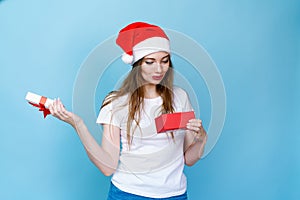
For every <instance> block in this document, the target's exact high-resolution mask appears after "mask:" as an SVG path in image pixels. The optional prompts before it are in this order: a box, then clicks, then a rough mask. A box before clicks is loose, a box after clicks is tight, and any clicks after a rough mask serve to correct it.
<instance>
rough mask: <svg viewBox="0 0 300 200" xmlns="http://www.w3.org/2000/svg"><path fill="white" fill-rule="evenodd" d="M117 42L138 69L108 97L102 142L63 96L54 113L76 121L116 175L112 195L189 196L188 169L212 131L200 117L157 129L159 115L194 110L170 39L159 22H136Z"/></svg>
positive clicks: (98, 158) (89, 147) (96, 157)
mask: <svg viewBox="0 0 300 200" xmlns="http://www.w3.org/2000/svg"><path fill="white" fill-rule="evenodd" d="M116 43H117V44H118V45H119V46H120V47H121V48H122V49H123V51H124V54H123V56H122V59H123V61H124V62H126V63H128V64H131V65H132V70H131V72H130V73H129V75H128V76H127V78H126V79H125V80H124V82H123V85H122V86H121V87H120V88H119V90H117V91H114V92H111V93H110V94H109V95H108V96H107V97H106V98H105V100H104V101H103V104H102V107H101V110H100V113H99V116H98V118H97V123H99V124H102V126H103V137H102V146H99V145H98V144H97V142H96V141H95V140H94V138H93V136H92V135H91V134H90V133H89V131H88V129H87V127H86V126H85V124H84V122H83V120H82V119H81V118H80V117H79V116H77V115H75V114H74V113H72V112H69V111H67V110H66V109H65V108H64V106H63V104H62V103H61V101H60V100H59V99H57V100H55V101H54V103H53V105H51V106H50V108H49V109H50V112H51V114H52V115H53V116H55V117H57V118H58V119H60V120H63V121H65V122H67V123H69V124H71V125H72V126H73V127H74V128H75V130H76V132H77V133H78V135H79V137H80V139H81V141H82V143H83V145H84V147H85V149H86V151H87V154H88V156H89V158H90V159H91V161H92V162H93V163H94V164H95V165H96V166H97V167H98V168H99V169H100V171H101V172H102V173H103V174H104V175H106V176H110V175H113V176H112V179H111V187H110V191H109V194H108V199H109V200H114V199H122V200H123V199H137V200H138V199H145V200H146V199H157V198H159V199H187V192H186V177H185V175H184V174H183V168H184V165H185V164H186V165H188V166H192V165H194V164H195V163H196V162H197V161H198V160H199V159H200V158H201V155H202V154H203V150H204V145H205V143H206V138H207V135H206V132H205V130H204V128H203V127H202V122H201V120H200V119H191V120H190V121H189V122H188V124H187V126H186V130H175V131H173V132H168V133H159V134H158V133H157V132H156V129H155V122H154V119H155V118H156V117H157V116H159V115H161V114H163V113H173V112H185V111H191V110H193V109H192V107H191V105H190V102H189V98H188V95H187V94H186V92H185V91H184V90H182V89H180V88H178V87H173V70H172V69H173V66H172V62H171V57H170V44H169V38H168V37H167V35H166V34H165V32H164V31H163V30H162V29H161V28H160V27H158V26H155V25H151V24H147V23H143V22H135V23H132V24H129V25H128V26H126V27H125V28H123V29H122V30H121V31H120V32H119V35H118V38H117V40H116Z"/></svg>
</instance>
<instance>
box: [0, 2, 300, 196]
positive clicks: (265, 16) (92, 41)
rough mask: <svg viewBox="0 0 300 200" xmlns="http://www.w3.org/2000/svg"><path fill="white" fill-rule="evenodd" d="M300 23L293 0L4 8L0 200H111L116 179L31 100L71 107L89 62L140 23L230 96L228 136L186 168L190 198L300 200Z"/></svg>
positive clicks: (0, 18)
mask: <svg viewBox="0 0 300 200" xmlns="http://www.w3.org/2000/svg"><path fill="white" fill-rule="evenodd" d="M299 19H300V3H299V1H296V0H287V1H275V0H273V1H271V0H269V1H268V0H265V1H237V0H227V1H225V0H223V1H222V0H211V1H196V0H194V1H179V0H178V1H157V0H153V1H138V0H130V1H116V0H110V1H96V0H88V1H71V0H64V1H56V0H52V1H50V0H48V1H38V0H27V1H14V0H4V1H0V87H1V90H0V91H1V104H0V109H1V115H0V120H1V127H2V128H1V132H0V133H1V139H0V158H1V164H0V199H3V200H16V199H28V200H29V199H30V200H37V199H39V200H40V199H43V200H48V199H49V200H53V199H55V200H68V199H72V200H82V199H105V197H106V194H107V191H108V186H109V181H110V178H109V177H105V176H104V175H102V174H101V172H100V171H99V170H98V169H97V168H96V167H95V166H94V165H93V164H92V163H91V162H90V161H89V159H88V157H87V155H86V154H85V151H84V148H83V147H82V145H81V143H80V140H79V139H78V137H77V135H76V133H75V132H74V130H73V129H72V128H71V126H69V125H67V124H64V123H62V122H61V121H58V120H56V119H54V118H53V117H51V116H49V117H47V118H46V119H43V118H42V115H41V113H40V112H37V111H36V110H35V109H34V108H32V107H30V106H29V105H28V104H27V103H26V101H25V99H24V97H25V94H26V92H27V91H33V92H36V93H38V94H41V95H46V96H49V97H52V98H54V97H58V96H59V97H60V98H61V99H62V100H63V102H64V104H65V106H66V107H68V108H71V107H72V93H73V84H74V81H75V79H76V76H77V73H78V70H79V68H80V66H81V64H82V63H83V61H84V59H85V58H86V57H87V56H88V54H89V53H90V52H91V51H92V49H93V48H95V46H96V45H98V44H99V43H101V42H103V41H104V40H106V39H107V38H109V37H110V36H112V35H115V34H116V33H117V32H118V31H119V30H120V28H122V27H124V26H125V25H126V24H128V23H131V22H133V21H140V20H141V21H147V22H150V23H154V24H158V25H160V26H162V27H164V28H168V29H173V30H176V31H179V32H182V33H184V34H186V35H188V36H190V37H191V38H193V39H194V40H195V41H197V42H198V43H199V44H201V45H202V46H203V47H204V48H205V49H206V50H207V52H208V53H209V54H210V56H211V57H212V59H213V60H214V62H215V63H216V65H217V66H218V69H219V71H220V73H221V75H222V78H223V81H224V85H225V88H226V95H227V113H226V122H225V126H224V129H223V131H222V134H221V137H220V139H219V141H218V143H217V144H216V146H215V148H214V149H213V151H212V152H211V153H210V154H209V155H208V156H207V157H205V158H204V159H202V160H201V161H199V162H198V163H197V164H196V165H195V166H193V167H190V168H186V175H187V177H188V181H189V182H188V183H189V184H188V194H189V197H190V199H191V200H198V199H203V200H223V199H231V200H233V199H234V200H235V199H243V200H252V199H263V200H281V199H293V200H296V199H300V190H299V186H300V154H299V152H300V136H299V134H300V129H299V122H300V121H299V118H300V116H299V112H300V106H299V104H298V102H299V100H300V98H299V96H300V91H299V89H300V88H299V86H300V70H299V67H300V20H299ZM175 66H176V64H175ZM98 89H99V88H98ZM105 94H106V91H103V92H101V87H100V92H99V95H102V96H104V95H105ZM203 94H205V95H207V91H204V92H203ZM205 102H206V101H205ZM100 103H101V102H97V105H100ZM207 105H209V104H207ZM202 106H203V107H205V106H206V103H204V105H200V107H202ZM95 107H96V106H95ZM202 110H203V112H204V113H203V115H204V118H207V119H209V115H210V114H209V112H210V109H206V108H202ZM206 121H207V120H206ZM206 123H207V122H206Z"/></svg>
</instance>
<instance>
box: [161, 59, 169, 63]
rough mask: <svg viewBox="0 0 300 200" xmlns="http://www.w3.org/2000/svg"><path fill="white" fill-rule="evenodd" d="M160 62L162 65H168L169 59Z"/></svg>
mask: <svg viewBox="0 0 300 200" xmlns="http://www.w3.org/2000/svg"><path fill="white" fill-rule="evenodd" d="M161 62H162V63H168V62H169V59H167V60H162V61H161Z"/></svg>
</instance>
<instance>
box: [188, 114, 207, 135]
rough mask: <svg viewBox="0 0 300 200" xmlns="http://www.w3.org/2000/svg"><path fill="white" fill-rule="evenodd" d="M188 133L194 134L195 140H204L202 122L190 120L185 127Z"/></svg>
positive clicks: (204, 132)
mask: <svg viewBox="0 0 300 200" xmlns="http://www.w3.org/2000/svg"><path fill="white" fill-rule="evenodd" d="M186 128H187V130H188V131H192V132H194V133H195V134H196V135H195V137H196V139H198V140H203V139H204V138H206V131H205V130H204V128H203V126H202V120H200V119H190V120H189V122H188V123H187V125H186Z"/></svg>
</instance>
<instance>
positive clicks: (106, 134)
mask: <svg viewBox="0 0 300 200" xmlns="http://www.w3.org/2000/svg"><path fill="white" fill-rule="evenodd" d="M49 110H50V112H51V114H52V115H53V116H54V117H57V118H58V119H60V120H62V121H64V122H66V123H69V124H70V125H71V126H72V127H73V128H74V129H75V130H76V132H77V134H78V136H79V138H80V140H81V142H82V144H83V146H84V148H85V150H86V152H87V154H88V156H89V158H90V160H91V161H92V162H93V163H94V164H95V165H96V167H97V168H99V169H100V171H101V172H102V173H103V174H104V175H106V176H110V175H112V174H113V173H114V172H115V170H116V168H117V166H118V162H119V154H120V129H119V128H118V127H116V126H113V125H108V124H104V125H103V136H102V147H101V146H100V145H99V144H98V143H97V141H96V140H95V139H94V137H93V136H92V135H91V134H90V132H89V130H88V128H87V127H86V125H85V123H84V121H83V120H82V119H81V118H80V117H79V116H77V115H75V114H74V113H72V112H69V111H67V110H66V109H65V108H64V106H63V104H62V103H61V101H60V100H59V99H58V100H55V101H54V103H53V105H50V107H49Z"/></svg>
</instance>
